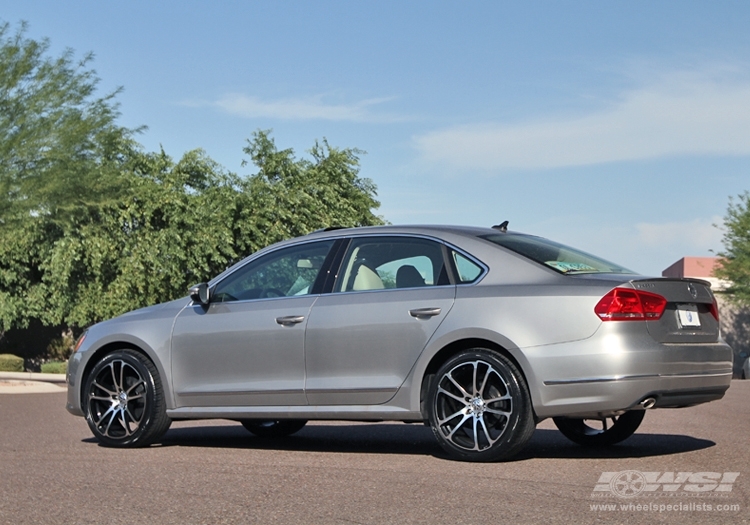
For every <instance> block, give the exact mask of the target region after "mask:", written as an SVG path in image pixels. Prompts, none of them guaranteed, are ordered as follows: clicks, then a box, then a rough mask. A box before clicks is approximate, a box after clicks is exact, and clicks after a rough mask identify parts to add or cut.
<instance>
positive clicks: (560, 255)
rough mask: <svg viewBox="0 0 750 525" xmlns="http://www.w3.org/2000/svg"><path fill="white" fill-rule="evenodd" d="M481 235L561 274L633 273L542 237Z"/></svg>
mask: <svg viewBox="0 0 750 525" xmlns="http://www.w3.org/2000/svg"><path fill="white" fill-rule="evenodd" d="M481 238H483V239H486V240H488V241H490V242H492V243H495V244H498V245H500V246H502V247H504V248H507V249H509V250H512V251H514V252H516V253H518V254H520V255H523V256H524V257H527V258H529V259H531V260H532V261H536V262H538V263H540V264H543V265H545V266H547V267H548V268H552V269H553V270H555V271H557V272H560V273H564V274H580V273H624V274H634V273H635V272H632V271H630V270H628V269H626V268H623V267H622V266H620V265H619V264H614V263H611V262H609V261H605V260H604V259H600V258H599V257H596V256H594V255H590V254H588V253H586V252H582V251H580V250H576V249H575V248H571V247H570V246H565V245H564V244H559V243H556V242H553V241H550V240H547V239H543V238H541V237H533V236H531V235H513V234H502V233H500V234H493V235H482V236H481Z"/></svg>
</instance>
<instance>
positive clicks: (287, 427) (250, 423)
mask: <svg viewBox="0 0 750 525" xmlns="http://www.w3.org/2000/svg"><path fill="white" fill-rule="evenodd" d="M240 423H242V426H243V427H245V429H246V430H248V431H249V432H252V433H253V434H255V435H256V436H258V437H263V438H276V437H284V436H291V435H292V434H294V433H295V432H299V431H300V430H302V427H304V426H305V425H306V424H307V420H305V419H243V420H241V421H240Z"/></svg>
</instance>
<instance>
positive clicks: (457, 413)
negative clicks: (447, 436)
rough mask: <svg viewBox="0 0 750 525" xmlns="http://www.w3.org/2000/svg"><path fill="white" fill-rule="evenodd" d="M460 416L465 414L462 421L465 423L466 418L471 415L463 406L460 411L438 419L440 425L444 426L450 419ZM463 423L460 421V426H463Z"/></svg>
mask: <svg viewBox="0 0 750 525" xmlns="http://www.w3.org/2000/svg"><path fill="white" fill-rule="evenodd" d="M458 416H464V419H463V420H462V421H461V423H463V422H464V421H466V418H468V417H469V415H468V414H467V413H466V409H465V408H462V409H461V410H459V411H458V412H454V413H453V414H451V415H450V416H448V417H446V418H445V419H440V420H438V423H439V424H440V426H443V425H445V424H446V423H447V422H448V421H450V420H451V419H456V418H457V417H458ZM461 423H459V424H458V426H461Z"/></svg>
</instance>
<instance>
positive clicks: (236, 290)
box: [172, 241, 334, 407]
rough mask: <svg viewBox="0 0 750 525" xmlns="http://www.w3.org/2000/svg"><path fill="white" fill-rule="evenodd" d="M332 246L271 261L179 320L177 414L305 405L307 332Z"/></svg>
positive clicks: (282, 252)
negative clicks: (186, 409) (194, 409)
mask: <svg viewBox="0 0 750 525" xmlns="http://www.w3.org/2000/svg"><path fill="white" fill-rule="evenodd" d="M333 244H334V242H333V241H319V242H311V243H305V244H301V245H295V246H291V247H287V248H282V249H279V250H276V251H273V252H271V253H268V254H265V255H263V256H261V257H259V258H257V259H255V260H253V261H250V262H249V263H248V264H245V265H244V266H243V267H241V268H239V269H238V270H237V271H235V272H232V273H230V274H229V275H228V276H227V277H225V278H224V279H222V280H221V281H220V282H219V283H218V284H216V285H215V286H213V287H212V291H211V298H210V303H209V304H208V306H202V305H199V304H194V305H191V306H188V307H186V308H185V309H184V310H183V311H182V312H181V313H180V314H179V316H178V317H177V319H176V320H175V325H174V330H173V335H172V374H173V384H174V393H175V399H176V402H177V405H178V407H193V406H195V407H199V406H211V407H219V406H252V405H304V404H306V402H307V400H306V398H305V394H304V386H305V384H304V382H305V356H304V341H305V328H306V326H307V322H308V317H309V313H310V309H311V307H312V305H313V304H314V303H315V301H316V299H317V297H318V295H317V294H316V293H314V292H315V291H316V290H315V287H316V286H318V284H317V283H320V280H318V277H319V275H320V273H321V268H322V267H323V266H324V264H326V263H325V261H326V257H327V255H328V253H329V252H330V251H331V248H332V246H333Z"/></svg>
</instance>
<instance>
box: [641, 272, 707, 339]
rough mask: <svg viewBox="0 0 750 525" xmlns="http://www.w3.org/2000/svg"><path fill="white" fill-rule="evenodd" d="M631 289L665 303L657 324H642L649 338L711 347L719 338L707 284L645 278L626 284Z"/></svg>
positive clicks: (687, 280)
mask: <svg viewBox="0 0 750 525" xmlns="http://www.w3.org/2000/svg"><path fill="white" fill-rule="evenodd" d="M630 284H631V285H632V286H633V288H635V289H637V290H643V291H645V292H651V293H655V294H659V295H661V296H662V297H664V298H665V299H666V300H667V306H666V308H665V309H664V313H663V314H662V316H661V318H660V319H659V320H658V321H646V326H647V328H648V331H649V334H651V337H653V338H654V339H655V340H656V341H659V342H660V343H678V344H679V343H714V342H717V341H718V340H719V338H720V334H719V321H717V319H716V318H715V317H714V315H713V314H712V313H711V312H712V309H713V308H714V307H715V303H714V295H713V293H712V292H711V284H710V283H709V282H707V281H703V280H701V279H689V278H665V277H662V278H646V279H635V280H632V281H630Z"/></svg>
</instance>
